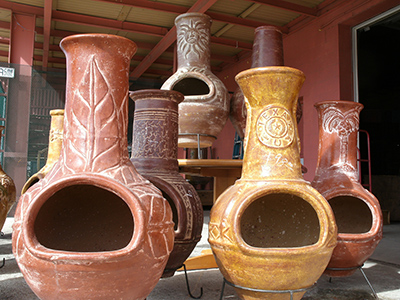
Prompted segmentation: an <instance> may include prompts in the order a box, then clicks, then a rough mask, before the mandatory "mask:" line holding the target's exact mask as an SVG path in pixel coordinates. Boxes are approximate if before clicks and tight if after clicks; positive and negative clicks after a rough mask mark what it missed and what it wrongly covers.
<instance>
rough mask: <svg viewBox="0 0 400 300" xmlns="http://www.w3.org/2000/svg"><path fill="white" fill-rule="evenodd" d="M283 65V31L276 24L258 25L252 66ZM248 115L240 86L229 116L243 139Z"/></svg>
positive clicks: (234, 95) (235, 93) (233, 97)
mask: <svg viewBox="0 0 400 300" xmlns="http://www.w3.org/2000/svg"><path fill="white" fill-rule="evenodd" d="M283 65H284V63H283V43H282V32H281V31H280V30H279V29H278V28H277V27H275V26H260V27H257V28H256V29H255V31H254V42H253V52H252V63H251V68H259V67H268V66H283ZM246 117H247V112H246V106H245V102H244V96H243V92H242V90H241V89H240V87H238V88H237V89H236V91H235V92H234V94H233V96H232V99H231V104H230V111H229V118H230V120H231V122H232V124H233V127H234V128H235V130H236V132H237V134H238V135H239V137H240V138H241V139H244V133H245V129H246Z"/></svg>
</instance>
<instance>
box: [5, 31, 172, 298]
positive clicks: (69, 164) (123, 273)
mask: <svg viewBox="0 0 400 300" xmlns="http://www.w3.org/2000/svg"><path fill="white" fill-rule="evenodd" d="M61 48H62V49H63V51H64V52H65V55H66V58H67V87H66V91H67V94H66V103H65V120H64V142H63V147H62V151H61V156H60V158H59V160H58V161H57V163H56V164H55V165H54V167H53V168H52V170H51V171H50V172H49V173H48V174H47V175H46V176H45V178H43V179H42V180H40V181H39V182H38V183H36V184H35V185H34V186H32V187H31V188H30V189H29V190H28V191H27V192H26V193H25V194H23V195H22V196H21V198H20V200H19V203H18V207H17V211H16V214H15V223H14V232H13V239H12V241H13V253H14V255H15V258H16V260H17V263H18V265H19V267H20V270H21V272H22V274H23V275H24V278H25V280H26V282H27V283H28V285H29V286H30V287H31V289H32V290H33V291H34V292H35V294H36V295H37V296H38V297H39V298H40V299H49V300H54V299H107V300H108V299H129V300H132V299H135V300H139V299H140V300H143V299H145V298H146V296H147V295H148V294H149V293H150V292H151V290H152V289H153V288H154V286H155V285H156V284H157V282H158V280H159V278H160V277H161V275H162V273H163V270H164V267H165V264H166V263H167V260H168V257H169V253H170V252H171V250H172V247H173V239H174V228H173V227H174V225H173V222H172V211H171V209H170V206H169V204H168V202H167V201H166V200H165V199H164V198H163V197H162V195H161V192H160V191H159V190H158V189H157V188H156V187H155V186H154V185H152V184H151V183H150V182H149V181H147V180H145V179H144V178H143V177H142V176H140V175H139V173H137V171H136V169H135V168H134V166H133V164H132V162H131V161H130V159H129V154H128V149H127V143H128V141H127V128H128V123H127V122H128V101H129V97H128V76H129V64H130V60H131V57H132V55H133V54H134V53H135V51H136V45H135V43H133V42H132V41H130V40H128V39H125V38H122V37H118V36H113V35H106V34H83V35H75V36H69V37H67V38H65V39H63V40H62V41H61Z"/></svg>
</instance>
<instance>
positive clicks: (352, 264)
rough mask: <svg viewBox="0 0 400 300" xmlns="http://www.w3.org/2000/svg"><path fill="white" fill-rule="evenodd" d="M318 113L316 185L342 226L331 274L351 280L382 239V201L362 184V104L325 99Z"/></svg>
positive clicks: (330, 270) (334, 252)
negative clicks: (359, 164) (359, 162)
mask: <svg viewBox="0 0 400 300" xmlns="http://www.w3.org/2000/svg"><path fill="white" fill-rule="evenodd" d="M315 107H316V109H317V111H318V120H319V121H318V126H319V147H318V162H317V169H316V173H315V177H314V180H313V182H312V186H313V187H314V188H316V189H317V190H318V191H319V192H320V193H321V194H322V195H323V196H324V197H325V198H326V199H327V200H328V201H329V204H330V205H331V207H332V209H333V212H334V214H335V218H336V223H337V226H338V244H337V246H336V248H335V250H334V251H333V254H332V258H331V261H330V262H329V265H328V268H327V270H326V272H325V273H326V274H327V275H329V276H349V275H351V274H353V273H354V272H355V271H356V270H357V268H359V267H361V266H362V265H363V263H364V262H365V261H366V260H367V259H368V258H369V257H370V256H371V254H372V253H373V252H374V250H375V248H376V246H377V245H378V243H379V241H380V240H381V238H382V212H381V208H380V205H379V202H378V200H377V199H376V198H375V196H374V195H373V194H371V193H370V192H369V191H367V190H366V189H365V188H364V187H363V186H362V185H361V184H360V183H359V181H358V177H359V176H358V171H357V134H358V126H359V114H360V111H361V109H362V108H363V105H362V104H361V103H357V102H352V101H323V102H319V103H317V104H315Z"/></svg>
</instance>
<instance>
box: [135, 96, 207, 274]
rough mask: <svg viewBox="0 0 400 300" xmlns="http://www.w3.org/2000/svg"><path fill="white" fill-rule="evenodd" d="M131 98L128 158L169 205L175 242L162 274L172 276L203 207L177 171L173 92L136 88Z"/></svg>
mask: <svg viewBox="0 0 400 300" xmlns="http://www.w3.org/2000/svg"><path fill="white" fill-rule="evenodd" d="M130 97H131V98H132V100H134V101H135V114H134V122H133V147H132V156H131V161H132V162H133V164H134V165H135V167H136V169H137V170H138V172H139V173H140V174H141V175H142V176H144V177H145V178H146V179H148V180H149V181H150V182H151V183H153V184H154V185H155V186H156V187H157V188H159V189H160V190H161V191H162V193H163V196H164V198H165V199H167V200H168V202H169V204H170V205H171V208H172V212H173V216H174V218H173V219H174V222H175V242H174V249H173V250H172V252H171V254H170V256H169V260H168V262H167V265H166V267H165V270H164V273H163V277H170V276H173V275H174V273H175V271H176V270H177V269H178V268H180V267H181V266H182V264H183V263H184V261H185V260H186V259H187V258H188V257H189V255H190V254H191V253H192V251H193V249H194V247H195V246H196V244H197V242H198V241H199V240H200V238H201V231H202V227H203V209H202V205H201V201H200V198H199V196H198V195H197V192H196V190H195V189H194V187H193V186H192V185H191V184H190V183H188V182H187V181H186V180H185V179H183V177H182V176H181V175H180V174H179V166H178V160H177V156H178V104H179V103H180V102H182V101H183V95H182V94H181V93H179V92H176V91H167V90H140V91H135V92H131V93H130Z"/></svg>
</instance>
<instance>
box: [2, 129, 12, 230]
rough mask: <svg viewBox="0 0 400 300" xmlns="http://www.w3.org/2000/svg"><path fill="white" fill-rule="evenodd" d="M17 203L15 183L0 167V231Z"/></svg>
mask: <svg viewBox="0 0 400 300" xmlns="http://www.w3.org/2000/svg"><path fill="white" fill-rule="evenodd" d="M3 130H4V126H0V141H1V138H2V136H3ZM15 201H16V190H15V184H14V181H13V180H12V178H11V177H10V176H8V175H7V174H6V172H4V170H3V168H2V167H1V165H0V231H1V229H2V228H3V226H4V223H5V221H6V219H7V215H8V213H9V212H10V210H11V208H12V207H13V205H14V203H15Z"/></svg>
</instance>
